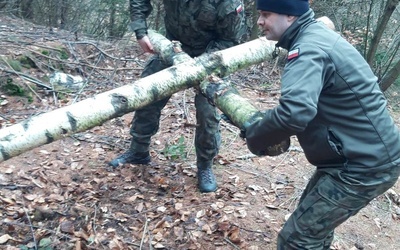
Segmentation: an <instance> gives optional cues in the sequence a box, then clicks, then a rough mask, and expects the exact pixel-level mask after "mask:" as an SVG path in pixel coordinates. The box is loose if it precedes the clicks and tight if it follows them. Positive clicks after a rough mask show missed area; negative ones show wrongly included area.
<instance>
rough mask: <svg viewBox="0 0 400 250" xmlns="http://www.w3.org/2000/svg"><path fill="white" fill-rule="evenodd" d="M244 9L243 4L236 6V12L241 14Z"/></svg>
mask: <svg viewBox="0 0 400 250" xmlns="http://www.w3.org/2000/svg"><path fill="white" fill-rule="evenodd" d="M242 11H243V5H241V4H239V6H238V7H236V13H237V14H239V13H240V12H242Z"/></svg>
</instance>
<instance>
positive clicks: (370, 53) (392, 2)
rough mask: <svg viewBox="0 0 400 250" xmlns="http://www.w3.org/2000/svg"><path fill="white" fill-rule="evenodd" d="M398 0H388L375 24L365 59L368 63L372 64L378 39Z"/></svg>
mask: <svg viewBox="0 0 400 250" xmlns="http://www.w3.org/2000/svg"><path fill="white" fill-rule="evenodd" d="M399 2H400V0H388V1H387V3H386V6H385V10H384V12H383V15H382V17H381V18H380V19H379V22H378V25H377V26H376V29H375V32H374V36H373V37H372V40H371V44H370V47H369V49H368V53H367V57H366V60H367V62H368V64H369V65H371V66H372V64H373V62H374V57H375V53H376V51H377V49H378V45H379V41H380V40H381V38H382V35H383V32H384V30H385V28H386V26H387V24H388V22H389V20H390V17H391V16H392V14H393V12H394V10H395V9H396V7H397V5H398V4H399Z"/></svg>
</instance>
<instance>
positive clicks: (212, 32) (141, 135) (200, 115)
mask: <svg viewBox="0 0 400 250" xmlns="http://www.w3.org/2000/svg"><path fill="white" fill-rule="evenodd" d="M163 3H164V9H165V18H164V23H165V29H166V37H167V38H168V39H170V40H177V41H179V42H180V43H181V44H182V49H183V50H184V51H185V52H186V53H187V54H188V55H190V56H191V57H196V56H199V55H201V54H203V53H207V52H213V51H217V50H221V49H225V48H229V47H231V46H234V45H237V44H238V43H239V42H240V41H241V39H242V37H243V35H244V31H245V29H244V11H243V4H242V2H241V1H240V0H230V1H228V0H164V1H163ZM151 11H152V6H151V3H150V0H130V13H131V21H132V22H131V29H132V30H133V31H135V33H136V37H137V38H138V39H141V38H142V37H144V36H145V35H146V34H147V23H146V18H147V17H148V16H149V14H150V13H151ZM170 66H171V65H168V64H166V63H165V62H163V61H162V60H161V59H160V57H159V56H158V55H154V56H153V57H152V58H151V59H150V60H149V61H148V63H147V65H146V67H145V69H144V71H143V73H142V77H145V76H148V75H151V74H153V73H156V72H158V71H160V70H163V69H165V68H167V67H170ZM168 100H169V98H165V99H163V100H161V101H158V102H156V103H153V104H151V105H149V106H147V107H145V108H143V109H140V110H137V111H136V112H135V116H134V118H133V123H132V127H131V131H130V132H131V135H132V142H131V148H130V150H131V152H136V153H142V155H143V156H146V152H148V150H149V145H150V139H151V136H153V135H154V134H155V133H157V131H158V129H159V120H160V115H161V110H162V109H163V108H164V107H165V105H166V104H167V102H168ZM195 106H196V119H197V127H196V135H195V147H196V155H197V167H198V169H202V170H204V169H206V170H207V171H208V172H207V171H206V172H204V171H203V172H200V173H199V171H198V178H199V182H200V183H199V187H200V191H202V192H210V191H214V190H215V189H216V182H215V177H214V176H213V174H212V172H210V171H211V167H212V161H213V158H214V157H215V156H216V155H217V153H218V148H219V145H220V141H221V138H220V131H219V120H220V117H219V115H218V113H217V110H216V108H215V107H214V106H212V105H210V104H209V102H208V101H207V99H206V98H205V97H204V96H203V95H202V94H201V93H197V94H196V96H195ZM146 162H147V160H145V161H144V163H146ZM114 163H118V161H116V162H114ZM202 174H204V175H203V176H202ZM203 177H204V178H203ZM207 178H208V179H210V178H211V179H210V180H207ZM207 181H208V182H209V184H210V185H206V184H204V183H205V182H207ZM202 183H203V184H204V185H202Z"/></svg>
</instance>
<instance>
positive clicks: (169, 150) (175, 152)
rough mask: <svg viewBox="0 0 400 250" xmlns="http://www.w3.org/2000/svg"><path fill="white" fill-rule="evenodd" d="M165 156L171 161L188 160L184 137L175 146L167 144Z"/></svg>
mask: <svg viewBox="0 0 400 250" xmlns="http://www.w3.org/2000/svg"><path fill="white" fill-rule="evenodd" d="M163 154H164V155H165V157H167V158H169V159H171V160H177V159H186V145H185V138H184V137H183V136H181V137H179V139H178V141H177V142H176V143H174V144H168V143H166V144H165V148H164V150H163Z"/></svg>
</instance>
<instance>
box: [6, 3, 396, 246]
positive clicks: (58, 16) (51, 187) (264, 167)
mask: <svg viewBox="0 0 400 250" xmlns="http://www.w3.org/2000/svg"><path fill="white" fill-rule="evenodd" d="M399 2H400V1H399V0H396V1H393V0H392V1H390V0H389V1H387V0H386V1H378V0H367V1H361V0H346V1H337V0H334V1H325V0H314V1H313V2H312V7H313V9H314V11H315V13H316V16H317V17H320V16H328V17H329V18H330V19H331V20H332V21H333V22H334V24H335V26H336V30H337V32H339V33H340V34H342V35H343V36H344V37H345V38H346V39H347V40H348V41H349V42H350V43H352V44H353V45H354V46H355V47H356V48H357V49H358V50H359V51H360V53H361V54H362V55H363V56H364V57H365V58H366V59H367V61H368V62H369V63H370V65H371V67H372V68H373V70H374V72H375V74H376V75H377V77H378V79H379V83H380V86H381V88H382V90H384V93H385V95H386V97H387V98H388V107H389V109H390V111H391V112H392V114H393V117H394V119H395V122H396V123H397V124H400V119H399V118H400V115H399V109H400V99H399V96H398V92H399V87H400V78H399V72H400V68H399V67H400V52H399V47H400V7H399V6H400V4H399ZM152 3H153V7H154V11H153V13H152V15H151V17H150V18H149V20H148V21H149V22H148V23H149V25H150V28H152V29H155V30H158V31H159V32H161V33H162V32H163V24H162V22H163V18H162V16H163V6H162V1H160V0H154V1H152ZM245 7H246V8H245V9H246V24H247V27H248V39H249V40H251V39H254V38H256V37H258V36H259V35H260V33H259V31H258V27H257V25H256V24H255V22H256V19H257V17H258V15H257V12H256V10H255V9H254V2H253V1H248V0H245ZM128 24H129V8H128V1H127V0H124V1H122V0H82V1H73V0H7V1H4V0H3V1H1V0H0V48H1V52H0V129H1V128H4V127H8V126H12V125H13V124H16V123H19V122H22V121H24V120H25V119H28V118H29V117H32V116H35V115H38V114H41V113H44V112H48V111H51V110H54V109H57V108H60V107H63V106H67V105H70V104H73V103H75V102H77V101H81V100H84V99H86V98H89V97H93V96H95V95H96V94H99V93H102V92H104V91H107V90H109V89H113V88H116V87H119V86H121V85H124V84H128V83H132V82H134V81H135V80H137V79H138V78H139V76H140V73H141V71H142V69H143V66H144V64H145V62H146V60H147V58H148V56H149V55H147V54H143V52H142V51H141V49H140V48H139V47H138V46H137V44H136V41H135V38H134V36H133V34H132V32H130V31H129V29H128ZM281 69H282V68H281V64H279V63H277V64H275V63H274V62H272V63H271V62H265V63H261V64H260V65H255V66H252V67H249V68H248V69H246V70H241V71H240V72H237V73H235V74H233V75H232V80H233V82H235V84H236V87H237V88H238V89H239V90H240V92H241V94H243V96H244V97H246V98H248V99H249V100H252V101H253V102H254V104H255V106H256V107H258V108H260V109H266V108H271V107H273V106H274V105H276V104H277V103H278V98H279V79H280V73H281ZM54 72H64V73H68V74H71V75H74V76H80V77H82V78H83V79H85V84H84V85H82V86H79V88H78V89H56V88H55V86H52V85H51V84H50V83H49V77H50V75H51V74H52V73H54ZM193 96H194V91H193V90H192V89H188V90H185V91H182V92H180V93H177V94H175V95H173V97H172V98H171V101H170V102H169V104H168V105H167V106H166V108H165V109H164V110H163V113H162V119H161V129H160V131H159V133H157V135H155V136H154V138H153V139H154V140H153V142H152V145H151V154H152V159H153V161H154V165H152V166H151V167H143V166H135V165H130V166H124V167H121V168H119V169H116V170H113V171H112V170H110V169H107V166H106V162H107V161H108V160H110V159H112V158H113V157H115V156H116V155H117V154H119V153H121V152H123V151H124V150H125V149H126V148H127V147H128V145H129V139H130V136H129V127H130V121H131V119H132V114H126V115H124V116H122V117H118V118H115V119H113V120H110V121H109V122H107V123H105V124H103V125H102V126H98V127H96V128H93V129H91V130H89V131H86V132H84V133H78V134H75V135H72V136H68V137H66V138H65V139H62V140H59V141H55V142H53V143H51V144H48V145H44V146H41V147H38V148H36V149H33V150H31V151H28V152H25V153H23V154H21V155H19V156H17V157H13V158H11V159H10V160H7V161H5V162H2V163H0V219H1V224H0V249H8V250H16V249H40V250H45V249H46V250H50V249H76V250H79V249H218V250H225V249H249V250H257V249H260V250H261V249H262V250H264V249H275V241H276V235H277V232H278V231H279V228H280V227H281V225H282V224H283V223H284V221H285V218H287V216H288V215H289V214H290V213H291V212H292V211H293V210H294V208H295V205H296V201H297V199H298V198H299V196H300V194H301V191H302V190H303V188H304V186H305V185H306V183H307V180H308V178H309V176H310V175H311V174H312V172H313V166H311V165H310V164H308V162H307V161H306V159H305V157H304V155H303V153H302V151H301V148H300V147H299V145H298V143H297V140H296V139H295V138H292V139H293V140H292V142H293V145H292V147H291V148H290V150H289V152H287V153H285V154H282V155H280V156H278V157H254V156H252V155H250V154H249V151H248V150H247V148H246V145H245V142H243V140H241V139H240V137H239V131H238V130H237V128H235V127H234V126H232V125H230V124H228V123H225V122H224V121H222V122H221V125H222V126H221V130H222V131H221V132H222V135H223V136H222V138H223V143H222V146H221V152H220V153H219V155H218V156H217V159H216V162H215V165H216V166H215V167H216V169H215V173H216V176H217V180H218V185H219V189H218V190H217V192H215V193H211V194H201V193H199V192H198V191H197V189H196V168H195V153H194V144H193V138H194V128H195V124H196V123H195V108H194V103H193ZM399 193H400V183H399V182H398V183H397V184H396V185H395V186H394V187H393V189H391V190H390V191H389V192H387V193H385V194H384V195H382V196H380V197H378V198H377V199H375V200H374V201H373V202H371V204H370V205H369V206H368V207H366V208H365V209H363V210H362V211H361V212H360V213H359V214H357V215H356V216H354V217H352V218H350V219H349V221H348V222H346V223H345V224H343V225H342V226H341V227H340V228H338V230H337V232H336V236H335V240H334V244H333V245H332V249H336V250H348V249H352V250H356V249H360V250H361V249H379V250H380V249H385V250H386V249H387V250H397V249H400V244H399V242H400V241H399V238H398V236H399V235H400V225H399V221H400V197H399Z"/></svg>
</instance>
